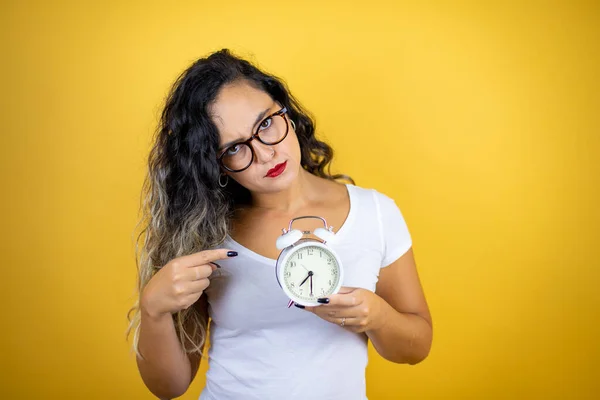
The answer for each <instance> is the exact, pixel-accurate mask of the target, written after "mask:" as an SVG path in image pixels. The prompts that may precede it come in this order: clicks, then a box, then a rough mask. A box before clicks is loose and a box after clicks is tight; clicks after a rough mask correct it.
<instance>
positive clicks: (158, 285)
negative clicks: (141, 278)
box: [140, 249, 237, 318]
mask: <svg viewBox="0 0 600 400" xmlns="http://www.w3.org/2000/svg"><path fill="white" fill-rule="evenodd" d="M235 256H237V253H236V252H235V251H230V250H227V249H218V250H205V251H200V252H198V253H194V254H190V255H187V256H182V257H177V258H174V259H172V260H171V261H169V262H168V263H167V264H165V265H164V266H163V267H162V268H161V269H160V270H158V272H157V273H156V274H154V276H153V277H152V278H151V279H150V281H149V282H148V284H147V285H146V287H145V288H144V290H143V291H142V296H141V301H140V306H141V309H142V310H143V312H144V313H145V314H147V315H149V316H151V317H153V318H159V317H162V316H165V315H170V314H174V313H176V312H178V311H180V310H185V309H186V308H189V307H190V306H191V305H193V304H194V303H195V302H196V301H198V299H199V298H200V296H202V293H204V290H205V289H206V288H207V287H208V285H209V284H210V281H209V279H208V277H209V276H210V274H212V272H213V271H214V270H215V269H216V268H217V265H216V264H214V263H213V261H217V260H222V259H225V258H229V257H235Z"/></svg>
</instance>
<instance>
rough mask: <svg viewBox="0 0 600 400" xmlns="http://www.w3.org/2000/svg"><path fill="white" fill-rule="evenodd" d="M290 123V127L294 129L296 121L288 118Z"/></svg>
mask: <svg viewBox="0 0 600 400" xmlns="http://www.w3.org/2000/svg"><path fill="white" fill-rule="evenodd" d="M290 124H292V128H293V129H294V130H296V123H295V122H294V120H293V119H290Z"/></svg>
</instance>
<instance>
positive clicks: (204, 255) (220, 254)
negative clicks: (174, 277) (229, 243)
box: [178, 249, 237, 267]
mask: <svg viewBox="0 0 600 400" xmlns="http://www.w3.org/2000/svg"><path fill="white" fill-rule="evenodd" d="M235 256H237V252H236V251H232V250H229V249H214V250H203V251H199V252H198V253H194V254H190V255H187V256H183V257H180V258H179V260H178V261H179V262H181V265H183V266H186V267H195V266H197V265H202V264H208V263H210V262H213V261H217V260H223V259H226V258H231V257H235Z"/></svg>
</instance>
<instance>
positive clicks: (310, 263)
mask: <svg viewBox="0 0 600 400" xmlns="http://www.w3.org/2000/svg"><path fill="white" fill-rule="evenodd" d="M340 273H341V271H340V265H339V264H338V262H337V259H336V257H335V256H334V255H333V253H332V252H331V251H330V250H329V249H327V248H324V247H321V246H314V245H308V246H303V247H300V248H298V249H296V250H293V251H292V253H291V254H290V255H289V257H287V260H286V262H285V264H284V265H283V271H282V276H283V286H284V287H285V288H286V289H287V290H288V291H289V292H291V293H292V294H293V295H294V296H295V297H297V298H298V299H299V300H303V301H306V302H312V303H314V302H316V300H317V299H318V298H320V297H326V296H328V295H330V294H332V293H333V292H334V291H335V289H336V288H337V287H338V283H339V282H340Z"/></svg>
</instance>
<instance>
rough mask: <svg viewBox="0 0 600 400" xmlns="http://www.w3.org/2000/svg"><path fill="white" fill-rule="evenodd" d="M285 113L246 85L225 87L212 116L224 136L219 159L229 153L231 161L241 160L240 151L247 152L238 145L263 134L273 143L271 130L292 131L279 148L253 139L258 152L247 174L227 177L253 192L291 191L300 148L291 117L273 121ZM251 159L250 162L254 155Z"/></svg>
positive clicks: (214, 106) (235, 84)
mask: <svg viewBox="0 0 600 400" xmlns="http://www.w3.org/2000/svg"><path fill="white" fill-rule="evenodd" d="M281 109H282V105H281V104H278V103H277V102H275V101H274V100H273V99H272V98H271V97H270V96H269V94H267V93H266V92H263V91H262V90H259V89H256V88H254V87H252V86H251V85H250V84H248V83H247V82H245V81H241V82H236V83H232V84H229V85H226V86H224V87H223V88H222V89H221V91H220V92H219V94H218V96H217V98H216V99H215V102H214V104H213V106H212V107H211V116H212V119H213V122H214V123H215V125H216V126H217V128H218V129H219V134H220V143H219V152H218V155H219V156H220V155H221V154H223V153H224V152H225V153H226V154H225V157H229V158H230V159H234V157H239V152H240V149H243V148H242V147H241V146H236V143H239V142H243V141H246V140H248V139H249V138H250V137H251V136H252V135H253V134H255V133H256V132H261V133H259V135H260V137H261V138H266V139H267V140H265V141H267V142H269V140H268V138H269V136H268V135H270V131H269V130H270V129H274V128H275V127H282V129H287V130H288V133H287V136H286V137H285V139H284V140H283V141H281V142H279V143H277V144H275V145H267V144H263V143H261V142H260V140H258V138H255V139H253V140H252V141H251V142H250V146H252V149H253V150H254V158H253V159H252V164H251V165H250V166H249V167H248V168H247V169H245V170H244V171H241V172H230V171H227V170H225V169H223V173H226V174H227V175H229V178H230V179H235V180H236V181H237V182H238V183H239V184H240V185H242V186H244V187H245V188H247V189H248V190H250V191H251V192H255V193H272V192H277V191H281V190H283V189H286V188H287V187H289V186H290V185H291V183H292V182H293V181H294V180H295V179H296V177H297V176H298V173H299V169H300V159H301V155H300V145H299V143H298V138H297V136H296V133H295V132H294V130H293V128H292V126H291V124H290V122H289V117H288V116H287V115H285V120H284V119H283V118H282V117H280V116H276V117H272V118H269V116H270V115H272V114H273V113H276V112H277V111H280V110H281ZM284 121H285V123H284ZM286 124H287V126H286ZM232 146H233V147H232ZM246 149H247V148H246ZM248 157H249V158H248V160H250V158H251V156H250V153H248ZM236 169H237V168H236Z"/></svg>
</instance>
